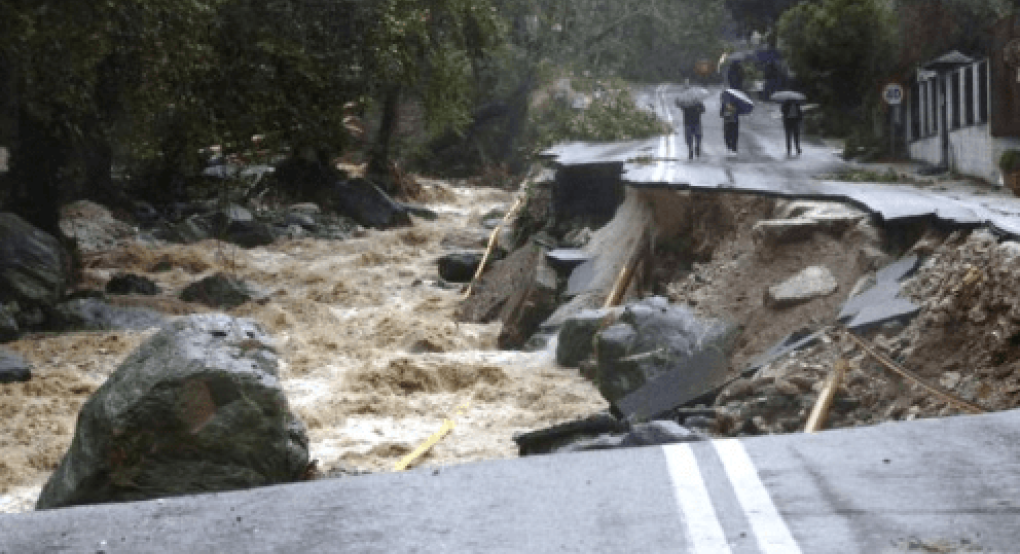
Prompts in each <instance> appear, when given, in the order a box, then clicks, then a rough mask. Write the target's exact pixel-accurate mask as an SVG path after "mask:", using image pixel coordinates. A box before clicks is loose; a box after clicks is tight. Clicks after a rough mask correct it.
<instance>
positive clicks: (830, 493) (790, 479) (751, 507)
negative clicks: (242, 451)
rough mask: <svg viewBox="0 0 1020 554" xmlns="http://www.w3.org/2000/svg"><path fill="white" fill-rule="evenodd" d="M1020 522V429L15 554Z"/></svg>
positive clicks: (784, 542) (949, 529) (809, 542)
mask: <svg viewBox="0 0 1020 554" xmlns="http://www.w3.org/2000/svg"><path fill="white" fill-rule="evenodd" d="M453 438H454V440H455V437H453ZM1018 521H1020V412H1017V411H1011V412H1003V413H998V414H990V415H981V416H962V417H954V418H947V419H937V420H926V421H915V422H905V423H890V424H885V425H879V426H876V427H869V428H861V429H854V430H837V431H828V432H824V433H819V434H816V435H800V434H795V435H783V436H770V437H758V438H752V439H746V440H721V441H713V442H701V443H690V444H678V445H667V446H663V447H645V448H634V449H626V450H613V451H601V452H587V453H577V454H563V455H547V456H536V457H528V458H523V459H519V460H504V461H493V462H482V463H476V464H467V465H463V466H456V467H449V468H423V469H417V470H412V471H409V472H405V473H400V474H380V475H371V476H363V477H345V478H340V479H334V480H324V481H317V482H311V483H301V484H295V485H287V486H276V487H266V488H261V489H253V490H248V491H242V492H236V493H225V494H210V495H204V496H193V497H184V498H172V499H165V500H159V501H149V502H139V503H134V504H120V505H99V506H89V507H78V508H69V509H62V510H51V511H44V512H34V513H28V514H17V515H7V516H0V553H4V554H22V553H35V552H61V553H63V552H73V553H87V554H95V553H97V552H103V553H105V554H115V553H130V554H142V553H171V552H173V553H180V552H192V553H196V554H197V553H206V552H208V553H218V554H242V553H244V554H252V553H307V554H313V553H334V552H343V553H345V552H350V553H395V552H401V553H404V552H421V553H458V554H463V553H485V554H494V553H510V552H514V553H565V552H566V553H584V554H592V553H599V554H608V553H621V554H634V553H667V552H668V553H697V554H727V553H733V554H745V553H756V554H757V553H768V554H797V553H803V554H815V553H823V554H829V553H831V554H839V553H862V554H865V553H866V554H875V553H886V552H889V553H892V552H908V553H909V552H985V553H1000V554H1015V553H1017V552H1020V525H1017V522H1018Z"/></svg>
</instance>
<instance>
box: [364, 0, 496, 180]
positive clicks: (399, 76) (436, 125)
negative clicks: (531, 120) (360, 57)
mask: <svg viewBox="0 0 1020 554" xmlns="http://www.w3.org/2000/svg"><path fill="white" fill-rule="evenodd" d="M376 21H377V23H376V26H375V31H374V32H373V33H371V35H370V36H369V37H368V42H367V52H368V56H367V59H366V68H367V71H368V72H369V74H370V75H371V83H372V87H371V94H373V95H374V96H375V97H377V98H381V108H382V121H381V124H380V129H379V133H378V138H377V140H376V143H375V145H374V147H373V150H372V155H371V159H370V162H369V174H370V175H371V176H373V177H374V178H376V179H377V180H379V181H381V182H383V183H384V184H385V183H388V182H389V179H388V177H389V163H390V162H389V160H390V148H391V142H392V139H393V134H394V131H395V129H396V126H397V123H398V119H397V118H398V115H399V112H398V108H399V106H400V100H401V98H402V96H404V95H407V94H410V95H413V96H416V97H418V98H420V99H421V100H422V104H423V105H424V108H425V115H426V123H427V126H428V128H429V130H430V131H431V132H432V134H433V135H437V134H439V133H440V132H441V131H443V130H446V129H449V128H453V129H462V128H464V127H465V126H466V125H467V124H468V123H469V122H470V117H469V114H470V110H471V107H472V105H473V101H474V98H475V93H476V90H475V88H474V80H473V77H474V76H475V75H477V73H478V70H479V64H480V63H481V61H482V60H483V59H484V58H485V57H487V56H488V55H489V54H490V53H491V52H492V51H493V49H494V48H495V47H496V46H497V45H498V44H499V43H500V42H501V40H502V36H503V32H504V29H503V27H502V25H501V20H500V19H499V17H498V14H497V12H496V10H495V8H494V7H493V6H491V5H490V4H489V3H488V1H487V0H433V1H431V2H420V1H418V0H384V1H383V3H382V6H381V9H380V10H379V12H378V15H377V18H376Z"/></svg>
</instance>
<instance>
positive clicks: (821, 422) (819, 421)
mask: <svg viewBox="0 0 1020 554" xmlns="http://www.w3.org/2000/svg"><path fill="white" fill-rule="evenodd" d="M849 366H850V364H848V363H847V361H846V360H844V359H843V358H840V359H838V360H836V365H835V367H833V368H832V373H830V374H829V378H828V380H827V381H826V382H825V387H824V388H822V392H821V394H819V395H818V400H816V401H815V405H814V407H813V408H811V415H810V416H808V420H807V425H805V426H804V432H805V433H817V432H818V431H821V430H822V428H823V427H825V420H826V418H828V416H829V409H830V408H832V401H833V399H835V398H836V391H837V390H839V385H840V384H841V383H842V382H843V374H844V373H845V372H846V370H847V368H849Z"/></svg>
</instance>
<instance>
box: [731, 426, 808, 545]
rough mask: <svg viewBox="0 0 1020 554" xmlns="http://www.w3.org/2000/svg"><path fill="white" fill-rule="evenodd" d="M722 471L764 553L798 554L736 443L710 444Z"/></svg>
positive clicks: (781, 517) (745, 456)
mask: <svg viewBox="0 0 1020 554" xmlns="http://www.w3.org/2000/svg"><path fill="white" fill-rule="evenodd" d="M712 444H713V445H714V446H715V449H716V452H718V453H719V459H721V460H722V464H723V468H725V469H726V474H727V475H728V476H729V478H730V483H731V484H732V485H733V491H734V492H735V493H736V495H737V501H739V502H740V506H741V507H742V508H743V509H744V513H745V514H746V515H747V519H748V522H749V523H750V524H751V530H752V531H754V534H755V537H756V538H757V539H758V547H759V548H760V549H761V551H762V552H763V553H764V554H801V550H800V547H799V546H798V545H797V541H796V540H795V539H794V538H793V534H792V533H790V529H789V528H788V527H787V526H786V522H785V521H784V520H783V516H781V515H779V511H778V510H777V509H776V505H775V504H774V503H773V502H772V497H771V496H769V493H768V491H767V490H765V485H764V484H762V482H761V478H760V477H759V476H758V470H757V469H755V467H754V463H753V462H752V461H751V458H750V456H748V455H747V451H746V450H744V446H743V445H742V444H740V441H738V440H717V441H712Z"/></svg>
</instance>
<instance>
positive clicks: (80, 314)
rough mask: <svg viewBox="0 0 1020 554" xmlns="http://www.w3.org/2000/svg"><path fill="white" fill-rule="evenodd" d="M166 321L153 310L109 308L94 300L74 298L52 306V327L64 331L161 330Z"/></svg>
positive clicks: (105, 304)
mask: <svg viewBox="0 0 1020 554" xmlns="http://www.w3.org/2000/svg"><path fill="white" fill-rule="evenodd" d="M166 321H167V320H166V317H165V316H164V315H163V314H161V313H159V312H157V311H155V310H147V309H145V308H131V307H123V306H111V305H110V304H107V303H106V302H104V301H103V300H101V299H98V298H77V299H75V300H71V301H69V302H64V303H63V304H60V305H58V306H57V307H56V310H55V312H54V322H53V324H54V327H56V328H57V329H61V330H64V331H117V330H128V331H140V330H145V329H151V328H153V327H163V326H164V325H165V324H166Z"/></svg>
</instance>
